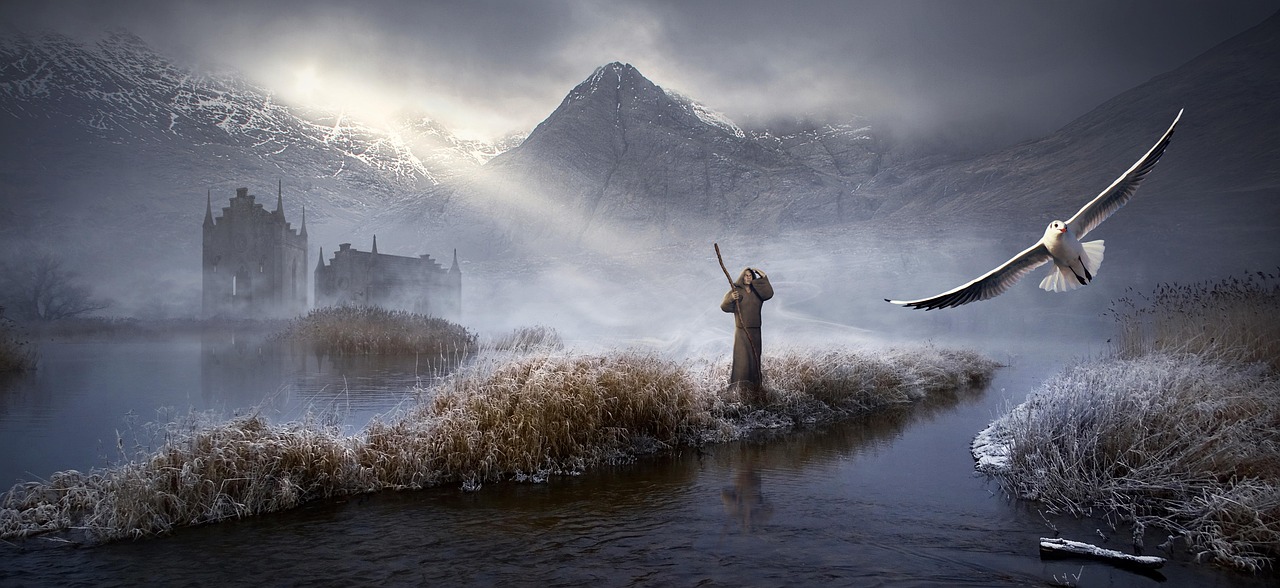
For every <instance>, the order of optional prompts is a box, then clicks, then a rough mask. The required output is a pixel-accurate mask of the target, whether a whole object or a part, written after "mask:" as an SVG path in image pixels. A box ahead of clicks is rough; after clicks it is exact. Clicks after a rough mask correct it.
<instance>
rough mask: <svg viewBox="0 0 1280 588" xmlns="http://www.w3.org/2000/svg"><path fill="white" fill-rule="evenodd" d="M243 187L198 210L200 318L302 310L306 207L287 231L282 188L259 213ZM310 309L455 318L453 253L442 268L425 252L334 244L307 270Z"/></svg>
mask: <svg viewBox="0 0 1280 588" xmlns="http://www.w3.org/2000/svg"><path fill="white" fill-rule="evenodd" d="M254 199H255V197H254V196H253V195H252V194H250V193H249V189H248V188H237V189H236V196H235V198H232V199H231V205H230V206H227V207H225V208H223V209H222V215H221V216H219V217H217V218H214V216H213V197H212V194H210V195H208V196H207V197H206V201H205V212H204V255H203V257H204V277H203V287H204V292H203V304H202V306H203V311H202V315H203V316H204V317H205V318H210V317H226V318H289V317H295V316H298V315H300V314H303V313H305V312H306V311H307V310H308V308H309V306H310V305H309V304H308V303H307V302H308V297H307V264H306V255H307V210H306V208H303V209H302V226H301V227H300V228H299V229H298V230H296V231H295V230H294V229H293V228H292V226H291V225H290V224H289V222H288V221H286V220H285V217H284V201H283V197H282V190H281V189H280V188H277V192H276V209H275V210H274V211H272V212H267V210H266V209H264V208H263V206H262V205H261V204H259V203H256V202H254ZM315 303H316V304H315V305H316V307H322V306H341V305H352V306H381V307H383V308H387V309H393V310H406V311H409V312H415V313H419V314H425V315H430V316H436V317H440V318H445V319H449V320H454V321H456V320H458V319H459V318H460V317H461V314H462V271H461V270H460V269H459V268H458V253H457V251H454V254H453V266H452V267H450V268H449V269H447V270H446V269H444V268H443V267H442V266H441V265H440V264H439V263H437V262H436V261H435V260H434V259H432V258H431V256H430V255H420V256H418V257H402V256H399V255H387V254H384V253H378V237H377V236H376V235H375V236H374V238H373V251H369V252H366V251H358V250H355V249H352V248H351V244H350V243H342V244H341V245H339V249H338V251H335V252H334V254H333V260H332V261H331V262H330V263H329V264H328V265H325V261H324V249H323V248H322V249H321V250H320V263H319V265H317V266H316V271H315Z"/></svg>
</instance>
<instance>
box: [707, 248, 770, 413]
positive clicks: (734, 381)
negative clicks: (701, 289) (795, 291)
mask: <svg viewBox="0 0 1280 588" xmlns="http://www.w3.org/2000/svg"><path fill="white" fill-rule="evenodd" d="M770 298H773V286H772V285H770V284H769V276H766V275H765V274H764V272H762V271H760V270H758V269H755V268H746V269H744V270H742V275H740V276H738V280H737V281H736V282H734V283H733V289H732V290H730V291H729V292H728V293H726V294H725V295H724V300H723V301H721V302H720V310H723V311H725V312H732V313H734V316H735V320H734V323H735V324H736V327H737V328H736V329H734V334H733V370H732V371H731V373H730V375H729V385H730V386H740V387H742V388H743V389H744V390H743V391H744V392H747V393H749V394H751V395H753V396H754V395H755V394H757V393H759V391H760V385H761V382H762V380H761V377H760V351H761V345H760V309H761V308H762V307H763V306H764V301H765V300H768V299H770Z"/></svg>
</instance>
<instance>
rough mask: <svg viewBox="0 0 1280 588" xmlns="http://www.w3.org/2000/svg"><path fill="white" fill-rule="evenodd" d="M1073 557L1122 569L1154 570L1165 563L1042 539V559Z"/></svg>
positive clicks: (1114, 551)
mask: <svg viewBox="0 0 1280 588" xmlns="http://www.w3.org/2000/svg"><path fill="white" fill-rule="evenodd" d="M1071 556H1077V557H1086V558H1089V559H1097V560H1102V561H1105V562H1109V563H1112V564H1115V565H1117V566H1121V567H1128V568H1138V569H1144V570H1154V569H1156V568H1159V567H1161V566H1163V565H1164V562H1165V559H1164V558H1163V557H1156V556H1154V555H1129V554H1127V553H1124V552H1120V551H1116V550H1114V549H1105V548H1102V547H1098V546H1097V545H1090V544H1088V543H1083V542H1080V541H1072V540H1070V539H1048V538H1045V537H1041V538H1040V557H1042V558H1061V557H1071Z"/></svg>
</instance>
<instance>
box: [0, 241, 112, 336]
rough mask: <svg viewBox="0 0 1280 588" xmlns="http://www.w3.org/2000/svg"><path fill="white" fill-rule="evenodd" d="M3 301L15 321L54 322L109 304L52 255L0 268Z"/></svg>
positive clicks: (45, 254) (48, 254)
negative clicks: (98, 297) (95, 295)
mask: <svg viewBox="0 0 1280 588" xmlns="http://www.w3.org/2000/svg"><path fill="white" fill-rule="evenodd" d="M0 300H2V301H4V303H5V304H6V305H7V306H8V310H9V311H11V312H12V313H13V316H14V317H15V318H22V319H30V320H45V321H52V320H58V319H64V318H70V317H74V316H79V315H82V314H85V313H89V312H93V311H96V310H102V309H104V308H107V306H108V304H107V302H106V301H104V300H99V299H96V298H94V297H93V295H92V292H91V291H90V290H89V287H88V286H86V285H84V284H81V283H79V277H78V276H77V275H76V274H75V272H72V271H70V270H68V269H66V268H65V267H63V264H62V259H61V258H59V257H58V256H56V255H53V254H51V253H44V254H37V255H35V256H33V257H32V258H30V259H29V260H26V261H12V260H11V261H10V262H8V263H6V264H4V266H3V267H0Z"/></svg>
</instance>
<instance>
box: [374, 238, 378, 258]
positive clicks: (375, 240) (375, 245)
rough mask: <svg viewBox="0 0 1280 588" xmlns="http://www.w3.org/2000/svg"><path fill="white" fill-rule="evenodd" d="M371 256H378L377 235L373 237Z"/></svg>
mask: <svg viewBox="0 0 1280 588" xmlns="http://www.w3.org/2000/svg"><path fill="white" fill-rule="evenodd" d="M373 254H374V255H377V254H378V236H377V235H374V236H373Z"/></svg>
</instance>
